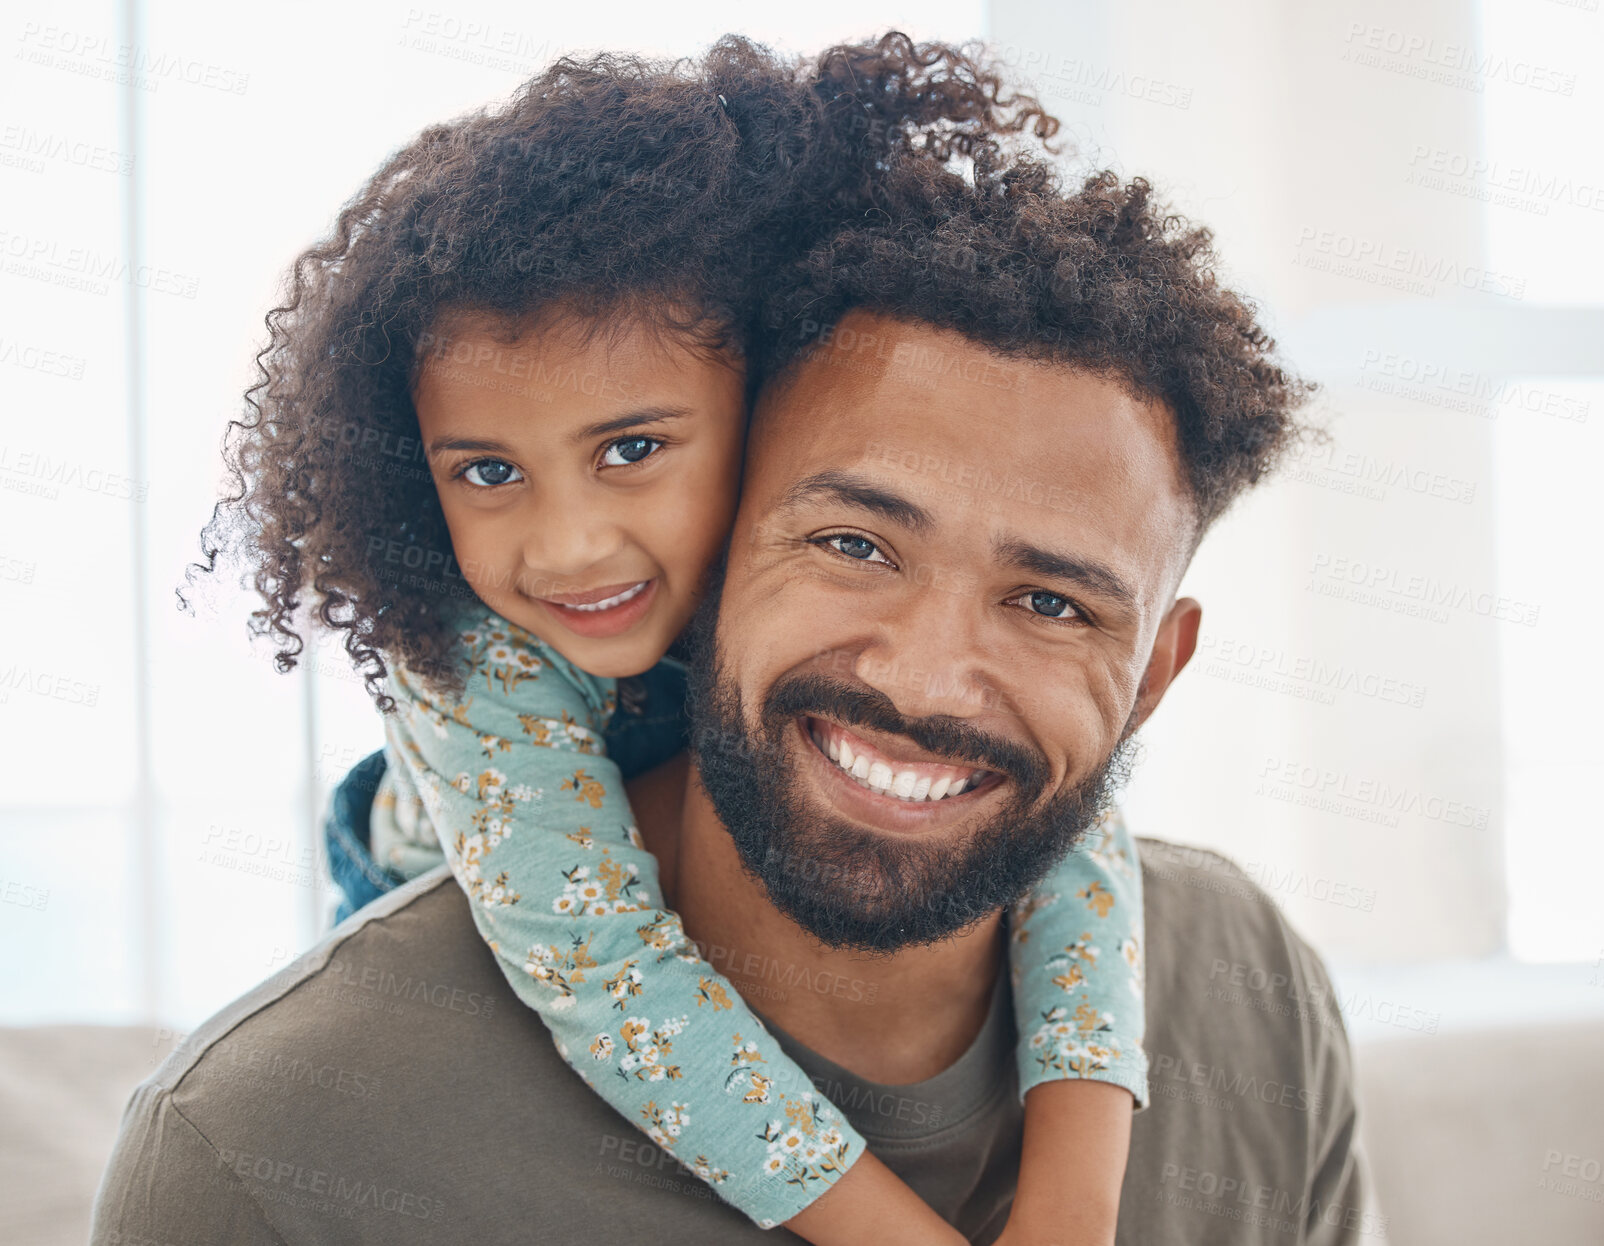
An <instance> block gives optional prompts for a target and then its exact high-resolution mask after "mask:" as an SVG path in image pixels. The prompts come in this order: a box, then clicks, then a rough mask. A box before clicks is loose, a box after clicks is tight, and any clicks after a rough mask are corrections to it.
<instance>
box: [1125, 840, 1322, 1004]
mask: <svg viewBox="0 0 1604 1246" xmlns="http://www.w3.org/2000/svg"><path fill="white" fill-rule="evenodd" d="M1136 843H1137V849H1138V852H1139V854H1140V856H1141V861H1142V893H1143V907H1144V909H1145V910H1146V927H1147V944H1148V950H1149V955H1150V959H1151V958H1152V957H1153V955H1154V954H1155V953H1156V954H1157V955H1158V957H1159V959H1160V960H1161V962H1162V963H1164V964H1166V965H1168V966H1171V967H1172V968H1173V969H1174V970H1175V971H1176V972H1178V973H1181V974H1184V975H1185V976H1186V978H1187V979H1188V980H1187V982H1186V983H1185V985H1186V986H1187V987H1188V988H1191V989H1194V990H1195V989H1196V987H1197V986H1198V985H1199V979H1200V978H1201V981H1202V983H1203V984H1204V986H1205V993H1206V994H1207V995H1208V997H1209V998H1212V999H1221V998H1226V997H1232V998H1238V997H1239V996H1238V995H1233V992H1236V993H1240V992H1241V991H1243V990H1247V991H1249V992H1253V993H1256V994H1268V995H1269V997H1270V998H1269V999H1267V1000H1266V1001H1265V1003H1266V1004H1267V1005H1270V1006H1269V1007H1268V1008H1267V1009H1266V1008H1260V1009H1259V1011H1261V1012H1265V1011H1268V1012H1269V1013H1270V1014H1271V1015H1285V1016H1289V1017H1297V1018H1301V1019H1302V1020H1304V1021H1313V1022H1314V1023H1315V1024H1316V1025H1317V1026H1318V1027H1319V1028H1321V1029H1325V1030H1331V1029H1340V1028H1341V1025H1342V1022H1341V1018H1340V1016H1339V1015H1338V1013H1337V1010H1336V1007H1335V1001H1334V999H1333V998H1332V992H1331V984H1330V979H1329V977H1328V976H1327V974H1326V970H1325V966H1324V965H1323V964H1322V963H1321V961H1320V958H1319V956H1318V955H1317V954H1316V953H1315V951H1314V950H1313V949H1312V948H1311V947H1310V946H1309V945H1308V944H1307V943H1306V942H1304V940H1303V938H1302V937H1301V936H1300V935H1299V934H1298V933H1297V931H1296V930H1294V929H1293V927H1292V925H1291V923H1290V922H1288V921H1287V919H1286V916H1285V915H1284V914H1283V913H1282V912H1281V909H1280V906H1279V905H1277V904H1276V902H1275V901H1274V900H1273V899H1272V898H1271V897H1270V895H1269V893H1268V892H1266V891H1265V890H1264V888H1263V887H1261V886H1259V884H1258V883H1256V882H1254V881H1253V879H1252V878H1251V877H1249V875H1248V874H1247V872H1246V871H1245V870H1243V869H1242V867H1241V866H1239V865H1238V864H1237V863H1236V862H1234V861H1232V860H1231V859H1230V858H1229V857H1226V856H1224V855H1222V854H1220V853H1218V852H1214V851H1212V850H1210V849H1207V848H1198V847H1193V846H1190V845H1185V844H1176V843H1171V842H1169V841H1166V840H1161V839H1153V838H1149V837H1145V836H1144V837H1139V838H1138V839H1137V841H1136ZM1177 985H1179V984H1177ZM1187 993H1188V994H1190V993H1191V990H1189V991H1188V992H1187ZM1288 1002H1290V1003H1292V1004H1295V1005H1297V1007H1295V1008H1291V1009H1285V1010H1284V1009H1281V1008H1279V1007H1276V1006H1274V1005H1276V1004H1278V1003H1288ZM1247 1006H1249V1007H1253V1006H1254V1005H1251V1004H1249V1005H1247Z"/></svg>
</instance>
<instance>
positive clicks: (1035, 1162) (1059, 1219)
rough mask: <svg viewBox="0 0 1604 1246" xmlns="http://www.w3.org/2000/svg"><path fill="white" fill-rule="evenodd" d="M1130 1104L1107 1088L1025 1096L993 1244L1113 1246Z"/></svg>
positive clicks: (1084, 1086)
mask: <svg viewBox="0 0 1604 1246" xmlns="http://www.w3.org/2000/svg"><path fill="white" fill-rule="evenodd" d="M1134 1102H1135V1101H1134V1100H1133V1099H1132V1097H1131V1093H1130V1091H1128V1090H1125V1089H1123V1088H1122V1087H1119V1086H1115V1085H1112V1084H1110V1083H1108V1082H1092V1081H1058V1082H1043V1083H1042V1084H1040V1085H1038V1086H1035V1087H1033V1088H1032V1089H1031V1090H1030V1092H1029V1093H1028V1094H1027V1095H1026V1096H1025V1144H1024V1151H1023V1153H1022V1155H1021V1157H1020V1161H1019V1192H1018V1193H1017V1194H1016V1195H1015V1196H1014V1207H1013V1211H1012V1212H1010V1213H1009V1216H1008V1223H1007V1225H1005V1226H1004V1228H1003V1231H1002V1236H1001V1237H999V1238H998V1239H997V1241H998V1243H999V1244H1001V1246H1113V1242H1114V1228H1115V1226H1116V1224H1117V1223H1118V1222H1119V1193H1120V1186H1121V1185H1122V1184H1123V1183H1124V1180H1125V1160H1126V1157H1127V1155H1128V1154H1129V1152H1130V1147H1131V1113H1132V1108H1133V1105H1134Z"/></svg>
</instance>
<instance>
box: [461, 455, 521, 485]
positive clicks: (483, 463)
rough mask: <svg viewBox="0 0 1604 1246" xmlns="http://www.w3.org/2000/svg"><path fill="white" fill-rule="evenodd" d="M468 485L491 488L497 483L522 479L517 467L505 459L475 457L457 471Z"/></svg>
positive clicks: (509, 482) (507, 482)
mask: <svg viewBox="0 0 1604 1246" xmlns="http://www.w3.org/2000/svg"><path fill="white" fill-rule="evenodd" d="M458 474H459V475H460V476H461V477H462V479H464V480H466V481H467V482H468V483H469V484H470V485H478V486H479V487H480V488H481V489H493V488H495V487H496V486H497V485H507V484H512V483H513V482H515V481H519V480H522V479H523V476H522V475H521V474H520V473H519V471H518V469H517V468H516V467H514V466H513V465H512V464H511V463H509V462H507V460H506V459H475V460H474V461H473V462H472V463H469V464H468V466H467V467H465V468H463V469H462V471H461V472H460V473H458Z"/></svg>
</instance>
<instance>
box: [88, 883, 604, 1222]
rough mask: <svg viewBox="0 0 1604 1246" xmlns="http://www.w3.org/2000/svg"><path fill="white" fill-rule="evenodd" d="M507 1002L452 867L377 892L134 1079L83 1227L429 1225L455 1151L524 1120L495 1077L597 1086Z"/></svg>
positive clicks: (454, 1205) (450, 1199)
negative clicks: (136, 1083)
mask: <svg viewBox="0 0 1604 1246" xmlns="http://www.w3.org/2000/svg"><path fill="white" fill-rule="evenodd" d="M514 1002H515V999H514V997H513V996H512V994H511V991H510V990H509V989H508V987H507V986H506V984H505V982H504V981H503V980H502V978H501V974H500V971H499V970H498V969H497V967H496V964H495V960H494V957H493V956H492V955H491V954H490V952H489V951H488V949H486V947H485V945H484V943H483V941H482V940H481V939H480V938H479V936H478V934H477V933H476V931H475V930H474V927H473V921H472V917H471V914H470V912H469V909H468V905H467V903H466V900H465V898H464V897H463V895H462V892H461V890H460V889H459V888H458V887H457V885H456V883H455V881H454V880H453V879H452V878H451V875H450V873H449V872H448V871H446V870H445V869H443V868H442V869H441V870H438V871H434V872H431V873H430V874H427V875H424V876H422V877H420V878H417V879H415V880H413V881H412V882H410V883H407V884H405V885H404V886H402V887H400V888H398V889H396V890H395V891H393V892H390V893H389V894H387V895H385V896H383V897H381V898H380V899H378V900H376V901H374V902H373V903H372V904H370V905H368V906H367V907H366V908H364V909H362V910H361V911H360V912H358V913H357V914H355V915H354V916H353V917H351V918H350V919H348V920H347V921H345V922H343V923H342V924H341V925H339V926H338V927H336V928H335V929H334V930H333V931H332V932H330V934H329V935H328V936H327V937H326V938H325V939H324V940H323V941H322V942H321V943H319V944H318V945H317V946H316V947H314V948H313V949H312V950H310V951H309V952H307V953H306V954H305V955H303V956H301V957H299V958H297V959H296V960H295V961H294V962H292V963H291V964H289V965H287V966H285V968H284V969H282V970H280V971H279V972H278V973H276V974H275V975H273V976H272V977H271V978H269V979H268V980H267V981H265V982H263V983H262V984H261V985H260V986H258V987H256V988H255V989H254V990H252V991H249V992H247V993H246V994H245V995H243V996H241V997H240V998H239V999H237V1000H236V1001H234V1002H233V1003H232V1004H230V1005H229V1006H228V1007H226V1008H224V1009H223V1010H222V1011H221V1012H219V1013H218V1014H216V1015H215V1016H214V1017H212V1018H211V1019H210V1020H209V1021H207V1022H205V1023H204V1024H202V1025H201V1026H199V1027H197V1028H196V1030H195V1031H194V1032H193V1033H192V1034H190V1035H189V1036H188V1037H187V1038H186V1039H185V1040H184V1041H183V1042H181V1043H180V1044H179V1046H178V1047H177V1049H175V1050H174V1051H173V1053H172V1054H171V1055H170V1056H169V1057H168V1059H167V1061H166V1062H165V1063H164V1064H163V1065H162V1067H161V1068H159V1069H158V1070H157V1071H156V1072H155V1073H154V1074H153V1075H152V1076H151V1078H150V1079H149V1080H147V1081H146V1082H145V1083H144V1084H143V1085H142V1086H140V1087H138V1088H137V1089H136V1091H135V1093H134V1097H133V1100H132V1102H131V1103H130V1105H129V1108H128V1111H127V1113H126V1114H125V1116H124V1119H123V1125H122V1131H121V1133H120V1135H119V1138H118V1141H117V1145H116V1148H115V1149H114V1151H113V1154H112V1157H111V1162H110V1163H109V1165H108V1167H107V1170H106V1174H105V1176H104V1178H103V1179H102V1185H101V1191H100V1195H99V1197H98V1199H97V1203H96V1210H95V1236H94V1238H93V1239H92V1240H94V1241H96V1242H102V1241H107V1242H109V1241H118V1240H120V1241H128V1240H133V1239H136V1238H144V1237H149V1238H153V1239H156V1240H161V1241H169V1240H171V1241H179V1240H195V1241H201V1240H240V1241H246V1240H250V1241H255V1240H257V1239H258V1238H259V1237H260V1238H262V1239H263V1240H274V1241H278V1240H301V1239H303V1238H304V1239H317V1240H324V1238H325V1237H326V1236H327V1235H328V1234H329V1233H331V1232H332V1233H334V1238H338V1239H340V1240H345V1239H347V1238H349V1239H351V1240H364V1241H366V1240H385V1241H391V1242H401V1241H411V1240H431V1239H432V1238H437V1237H438V1235H439V1232H440V1228H441V1224H442V1223H445V1222H448V1221H450V1220H453V1219H455V1218H457V1217H458V1216H460V1215H461V1214H463V1213H464V1211H465V1208H464V1206H463V1199H462V1196H461V1191H462V1189H463V1188H465V1184H466V1183H465V1182H464V1181H463V1180H462V1179H461V1177H460V1169H461V1167H462V1166H463V1165H466V1164H469V1163H470V1162H471V1159H472V1157H471V1155H470V1154H469V1152H470V1151H471V1150H474V1151H476V1150H477V1148H478V1146H479V1145H480V1144H481V1143H482V1144H484V1145H486V1146H489V1147H490V1148H492V1149H494V1147H495V1146H496V1145H498V1144H500V1143H507V1144H508V1145H514V1144H516V1142H517V1139H516V1138H515V1137H512V1136H511V1135H510V1134H509V1135H508V1136H505V1137H503V1136H502V1135H501V1134H498V1133H497V1132H496V1129H497V1126H510V1125H511V1124H513V1123H517V1124H519V1125H526V1124H527V1120H526V1118H525V1117H524V1116H523V1115H522V1114H519V1113H513V1112H507V1111H501V1112H498V1106H501V1105H502V1097H503V1095H504V1094H505V1093H506V1086H505V1085H500V1084H498V1082H500V1081H502V1080H503V1079H504V1081H505V1083H506V1084H509V1085H516V1086H517V1087H519V1088H520V1090H522V1091H534V1092H536V1093H538V1094H539V1096H540V1097H541V1098H542V1099H543V1100H544V1101H545V1102H546V1105H547V1106H549V1107H551V1109H552V1110H553V1111H556V1112H559V1113H562V1112H568V1113H572V1114H574V1115H575V1116H576V1117H578V1116H581V1115H582V1114H583V1112H584V1110H585V1106H586V1105H585V1102H584V1101H585V1100H587V1099H595V1096H594V1095H592V1094H591V1093H590V1092H589V1091H588V1090H586V1089H585V1087H584V1085H583V1083H581V1082H580V1081H579V1079H578V1078H576V1077H574V1076H573V1075H572V1074H571V1073H570V1072H569V1071H568V1069H567V1067H566V1066H565V1065H564V1064H563V1063H562V1061H561V1060H560V1059H559V1058H558V1057H557V1055H556V1053H555V1052H554V1051H553V1050H552V1045H551V1042H550V1040H549V1039H546V1040H545V1041H543V1042H542V1041H539V1040H540V1038H541V1035H542V1033H543V1031H542V1030H541V1026H540V1021H539V1018H538V1017H536V1016H535V1014H534V1013H532V1012H530V1011H529V1010H527V1009H521V1008H517V1007H514V1006H513V1004H514ZM598 1102H599V1101H598ZM524 1132H526V1133H527V1132H528V1130H527V1129H525V1131H524ZM336 1230H337V1231H336ZM329 1240H334V1239H333V1238H331V1239H329Z"/></svg>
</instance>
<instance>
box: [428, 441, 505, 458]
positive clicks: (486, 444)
mask: <svg viewBox="0 0 1604 1246" xmlns="http://www.w3.org/2000/svg"><path fill="white" fill-rule="evenodd" d="M445 450H483V451H485V452H486V453H489V454H505V453H507V447H506V446H504V445H502V444H501V442H499V441H486V440H485V439H484V438H483V437H436V438H435V439H434V440H433V441H431V442H430V443H429V446H428V450H427V453H428V454H430V455H435V454H439V453H441V452H442V451H445Z"/></svg>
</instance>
